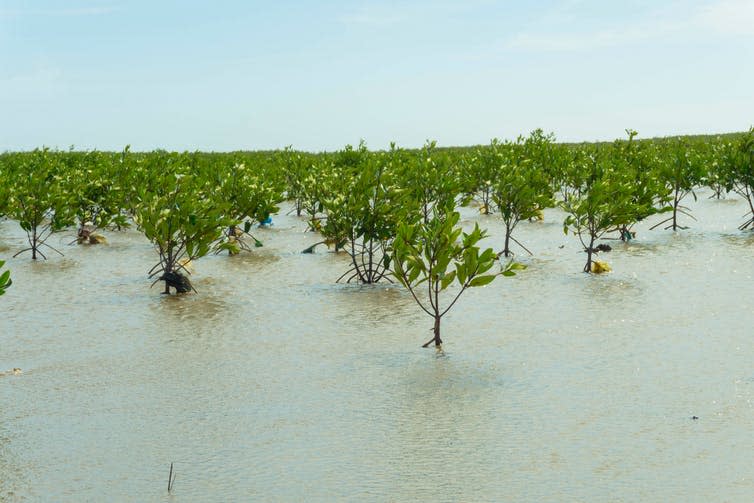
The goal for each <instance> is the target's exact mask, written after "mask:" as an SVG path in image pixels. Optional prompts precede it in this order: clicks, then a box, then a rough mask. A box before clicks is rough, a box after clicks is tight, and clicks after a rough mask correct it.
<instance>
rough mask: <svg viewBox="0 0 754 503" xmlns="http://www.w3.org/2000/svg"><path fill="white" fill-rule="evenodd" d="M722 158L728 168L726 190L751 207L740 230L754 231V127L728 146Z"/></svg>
mask: <svg viewBox="0 0 754 503" xmlns="http://www.w3.org/2000/svg"><path fill="white" fill-rule="evenodd" d="M722 157H723V159H724V160H723V163H724V165H725V168H726V169H725V172H726V188H728V190H733V191H735V192H736V193H737V194H739V195H740V196H741V197H743V198H744V199H745V200H746V202H747V203H748V205H749V212H748V213H747V214H746V215H745V218H746V221H745V222H744V223H743V224H741V225H740V226H739V227H738V228H739V229H740V230H745V229H754V127H752V128H751V129H749V131H748V133H746V134H745V135H742V136H741V137H740V138H739V139H738V140H737V141H734V142H731V143H728V144H726V145H725V147H724V149H723V155H722Z"/></svg>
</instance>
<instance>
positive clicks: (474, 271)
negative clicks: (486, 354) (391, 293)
mask: <svg viewBox="0 0 754 503" xmlns="http://www.w3.org/2000/svg"><path fill="white" fill-rule="evenodd" d="M459 219H460V215H459V213H458V212H455V211H449V210H448V208H447V207H446V208H445V211H443V208H440V207H437V206H435V207H434V208H433V209H432V212H431V217H430V218H429V219H428V220H426V221H425V220H424V219H421V220H419V221H417V222H416V223H414V224H408V223H403V224H401V225H400V226H399V227H398V234H397V236H396V238H395V241H394V242H393V260H392V268H393V275H394V276H395V278H397V280H398V281H399V282H400V283H401V284H402V285H403V286H404V287H406V288H407V289H408V290H409V292H411V295H412V296H413V298H414V300H415V301H416V303H417V304H418V305H419V307H420V308H421V309H422V310H423V311H424V312H425V313H427V314H428V315H429V316H431V317H432V318H433V319H434V327H433V332H434V337H433V338H432V339H431V340H430V341H429V342H427V343H426V344H424V347H427V346H428V345H430V344H431V343H432V342H434V343H435V346H436V347H438V348H439V347H440V346H441V344H442V339H441V338H440V321H441V319H442V317H443V316H444V315H445V314H447V313H448V311H450V309H451V308H452V307H453V306H454V305H455V304H456V302H457V301H458V299H459V298H460V296H461V294H462V293H463V292H464V291H466V289H468V288H473V287H477V286H484V285H487V284H489V283H491V282H492V281H493V280H494V279H495V277H496V276H497V275H499V274H501V273H502V274H504V275H506V276H510V275H512V274H514V271H515V270H517V269H522V268H523V266H521V265H519V264H515V263H509V264H507V265H506V266H505V268H503V270H501V271H500V270H498V271H492V269H493V266H494V265H495V262H496V261H497V255H496V254H495V252H494V251H493V250H492V248H486V249H484V250H480V248H479V246H478V243H479V241H481V240H482V239H483V238H485V237H487V233H486V232H485V231H483V230H482V229H480V228H479V225H475V226H474V230H472V231H471V232H470V233H465V232H463V230H462V229H461V227H459V226H458V221H459ZM453 284H455V285H456V286H457V287H458V289H457V290H456V291H455V292H452V293H451V296H450V300H449V301H447V302H443V299H442V298H441V293H442V292H445V291H446V290H447V289H448V288H449V287H450V286H451V285H453Z"/></svg>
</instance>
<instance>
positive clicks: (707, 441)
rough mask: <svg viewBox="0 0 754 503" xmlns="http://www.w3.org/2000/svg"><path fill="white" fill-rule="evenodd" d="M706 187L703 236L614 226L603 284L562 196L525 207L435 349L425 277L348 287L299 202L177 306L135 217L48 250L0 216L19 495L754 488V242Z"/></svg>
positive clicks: (6, 386) (7, 394) (4, 396)
mask: <svg viewBox="0 0 754 503" xmlns="http://www.w3.org/2000/svg"><path fill="white" fill-rule="evenodd" d="M706 196H707V194H706V193H704V192H703V193H701V194H700V199H699V201H698V202H696V203H695V202H693V201H691V202H690V203H689V206H690V207H691V208H692V210H693V214H694V215H695V216H696V217H697V218H698V219H699V221H698V222H693V221H686V223H687V224H688V225H690V226H691V228H690V229H688V230H686V231H681V232H677V233H673V232H671V231H661V230H660V231H651V232H650V231H648V230H647V229H648V227H649V226H650V225H652V224H654V223H656V222H657V221H659V220H658V219H659V217H653V218H652V219H650V220H649V221H648V222H647V223H646V224H643V225H640V226H639V227H638V229H637V230H638V239H637V240H636V241H634V242H632V243H630V244H623V243H620V242H617V241H611V242H610V244H611V245H613V251H612V252H611V253H609V254H606V255H604V256H603V259H604V260H606V261H608V262H609V263H610V265H611V266H612V267H613V271H614V272H612V273H610V274H606V275H599V276H597V275H586V274H583V273H581V272H580V271H581V268H582V267H583V263H584V261H585V256H584V254H583V253H582V252H580V250H579V245H578V241H577V239H576V238H574V237H573V236H565V235H563V232H562V220H563V215H562V214H561V213H560V212H559V211H557V210H548V211H547V212H546V214H545V216H546V218H545V221H544V222H541V223H528V222H526V223H522V224H521V225H520V227H519V229H517V234H516V237H517V238H518V239H519V240H520V241H521V242H522V243H524V244H525V245H526V246H527V247H528V248H529V249H531V250H532V251H533V252H534V253H535V256H533V257H528V256H525V255H524V254H522V255H519V257H518V258H519V259H520V260H521V261H522V262H524V263H526V264H528V266H529V268H528V269H527V270H526V271H523V272H521V273H519V275H518V276H516V277H515V278H510V279H509V278H501V279H498V280H497V281H495V282H493V283H492V284H491V285H489V286H488V287H484V288H478V289H475V290H470V291H468V292H467V293H465V294H464V296H463V297H462V298H461V300H460V301H459V304H458V305H457V306H456V307H455V308H454V309H453V310H452V311H451V312H450V313H449V314H448V316H447V317H446V319H445V320H444V321H443V332H444V336H443V338H444V339H445V350H446V354H445V356H441V357H438V356H436V355H435V353H434V351H433V350H430V349H422V348H420V345H421V344H422V343H423V342H425V341H426V340H427V339H428V338H429V336H430V332H429V329H430V328H431V320H430V319H429V318H428V317H427V316H426V315H424V314H423V313H422V312H421V311H420V310H419V309H418V308H417V306H415V305H414V304H413V300H412V299H411V297H410V295H409V294H408V293H407V292H405V291H403V290H402V289H401V288H399V287H396V286H384V285H383V286H371V287H366V286H357V285H338V284H334V280H335V279H336V278H337V277H338V276H340V274H341V273H342V272H343V271H344V270H345V268H347V267H348V263H347V258H346V257H345V256H343V255H336V254H333V253H328V252H326V251H325V250H319V253H316V254H313V255H302V254H300V253H299V252H300V251H301V250H302V249H304V248H306V247H307V246H309V245H310V244H312V243H314V242H316V241H317V236H316V235H313V234H311V233H305V232H303V231H304V228H305V225H304V224H303V223H302V222H301V221H300V220H298V219H296V218H295V217H291V216H285V215H280V216H278V217H276V218H275V226H274V227H272V228H271V229H260V230H259V231H258V237H259V238H261V239H262V240H263V241H264V242H265V247H264V248H260V249H255V250H254V252H253V254H248V255H242V256H238V257H227V256H212V257H206V258H203V259H201V260H199V261H198V262H197V263H196V266H195V267H196V269H197V270H196V273H195V274H194V276H193V281H194V284H195V286H196V288H197V290H198V291H199V294H198V295H188V296H183V297H166V296H162V295H160V293H159V292H160V291H161V289H160V288H159V287H158V286H155V287H154V288H152V289H150V288H149V284H150V281H149V280H148V279H147V278H146V275H145V273H146V271H147V270H149V269H150V267H151V266H152V265H153V263H154V262H156V254H155V252H154V251H153V249H152V248H151V246H150V245H149V243H147V242H146V241H145V240H144V239H143V237H141V236H140V235H139V234H138V233H137V232H136V231H127V232H123V233H109V234H108V239H109V242H110V244H108V245H107V246H91V247H86V246H84V247H77V246H66V243H67V242H68V241H69V240H70V236H61V237H57V236H56V237H54V238H53V242H52V244H53V245H54V246H56V247H59V248H60V249H61V250H62V251H63V252H64V253H65V257H59V256H52V255H50V260H49V261H47V262H39V263H33V262H32V261H31V260H30V258H29V256H28V255H25V256H21V257H18V258H15V259H11V258H10V256H11V255H13V253H15V252H16V251H17V250H19V249H21V248H22V247H23V242H24V241H23V236H22V234H21V233H20V229H19V228H18V226H17V224H15V223H14V222H8V221H6V222H2V223H0V257H5V258H6V259H7V265H6V266H7V267H8V268H10V269H11V270H12V275H13V280H14V285H13V286H12V288H11V289H10V290H9V291H8V293H7V294H6V295H5V296H3V297H2V298H0V370H5V369H12V368H13V367H20V368H22V369H23V374H22V375H19V376H12V375H5V376H2V377H0V399H1V401H0V404H2V406H1V407H0V500H2V501H37V500H43V501H105V500H106V501H419V500H421V501H577V500H580V501H670V500H674V501H675V500H684V501H750V499H751V495H752V494H754V478H753V477H754V473H752V471H751V467H752V465H754V437H752V434H751V432H752V431H753V430H754V402H753V400H754V364H753V363H752V362H754V345H752V344H751V325H752V321H754V314H752V312H753V310H752V309H753V308H754V301H753V300H752V299H754V283H753V282H752V276H753V275H754V261H753V260H752V251H753V250H754V237H753V236H754V235H752V234H751V233H742V232H739V231H738V230H737V229H736V227H737V226H738V224H739V223H741V218H740V217H741V216H742V215H743V214H744V213H745V212H746V205H745V204H744V203H743V202H742V201H739V200H738V199H737V198H736V197H734V196H729V199H728V200H722V201H715V200H707V199H706ZM463 215H464V222H465V224H466V225H473V222H474V221H479V222H480V223H481V224H482V225H483V226H485V227H487V228H488V229H489V231H490V234H491V238H489V244H490V245H491V246H494V247H495V248H499V247H500V246H501V243H502V239H501V237H502V235H503V233H502V229H501V226H500V224H499V222H498V221H497V220H496V219H495V217H494V216H490V217H482V216H478V215H477V214H476V212H475V210H474V209H465V210H464V211H463ZM561 246H562V248H561ZM692 416H698V417H699V419H698V420H692V419H691V417H692ZM171 462H175V471H176V481H175V487H174V490H173V492H172V494H171V495H168V494H167V490H166V489H167V477H168V470H169V466H170V463H171Z"/></svg>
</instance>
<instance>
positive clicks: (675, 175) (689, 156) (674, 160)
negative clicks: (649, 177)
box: [650, 139, 704, 231]
mask: <svg viewBox="0 0 754 503" xmlns="http://www.w3.org/2000/svg"><path fill="white" fill-rule="evenodd" d="M703 167H704V164H703V162H702V159H701V156H700V155H699V152H696V151H695V150H693V148H691V146H690V145H688V143H687V142H685V141H683V140H680V139H679V140H677V141H675V142H673V143H672V144H671V146H670V149H669V152H667V155H666V156H665V159H664V162H662V163H660V164H659V168H658V171H657V176H658V178H659V179H660V180H661V181H662V182H663V183H665V185H666V186H667V188H668V189H670V192H671V199H670V204H671V208H672V215H671V216H669V217H668V218H666V219H665V220H662V221H661V222H658V223H656V224H655V225H653V226H652V227H650V230H652V229H656V228H657V227H660V226H661V225H663V224H667V223H668V222H669V225H667V226H666V227H664V229H665V230H668V229H672V230H674V231H676V230H678V229H688V227H685V226H682V225H680V224H679V223H678V214H679V213H680V214H682V215H685V216H687V217H689V218H691V219H692V220H696V218H695V217H694V216H693V215H692V214H691V213H690V212H691V210H690V209H689V208H688V207H687V206H683V205H682V204H681V201H683V199H684V198H685V197H686V196H688V195H689V194H691V195H692V196H693V198H694V200H695V201H696V193H695V192H694V187H696V186H697V185H698V184H699V183H700V182H701V181H702V179H703V177H704V169H703Z"/></svg>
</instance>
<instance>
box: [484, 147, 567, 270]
mask: <svg viewBox="0 0 754 503" xmlns="http://www.w3.org/2000/svg"><path fill="white" fill-rule="evenodd" d="M519 140H520V139H519ZM491 148H492V149H493V150H496V151H498V163H499V164H498V170H497V174H496V176H495V179H494V182H493V183H494V185H493V192H492V198H493V200H494V201H495V205H496V206H497V208H498V209H499V210H500V217H501V218H502V219H503V223H504V224H505V245H504V247H503V250H502V251H501V252H500V255H504V256H506V257H509V256H511V255H512V252H511V241H512V242H514V243H516V244H517V245H518V246H520V247H521V248H523V249H524V250H526V252H527V253H529V254H531V251H529V249H528V248H526V247H525V246H524V245H523V244H521V243H520V242H519V241H518V240H517V239H516V238H514V237H513V230H514V229H515V228H516V226H517V225H518V223H519V222H520V221H521V220H526V219H531V218H536V217H538V216H539V215H540V214H541V211H542V209H544V208H546V207H548V206H550V205H552V201H553V195H552V189H551V186H550V183H549V181H548V180H547V178H546V177H545V173H544V170H543V169H541V167H540V166H537V165H535V164H534V161H535V160H534V159H532V158H529V157H528V156H527V155H526V154H525V151H524V149H523V146H522V145H521V144H520V141H519V143H518V144H505V145H500V144H499V143H496V142H493V144H492V145H491Z"/></svg>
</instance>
